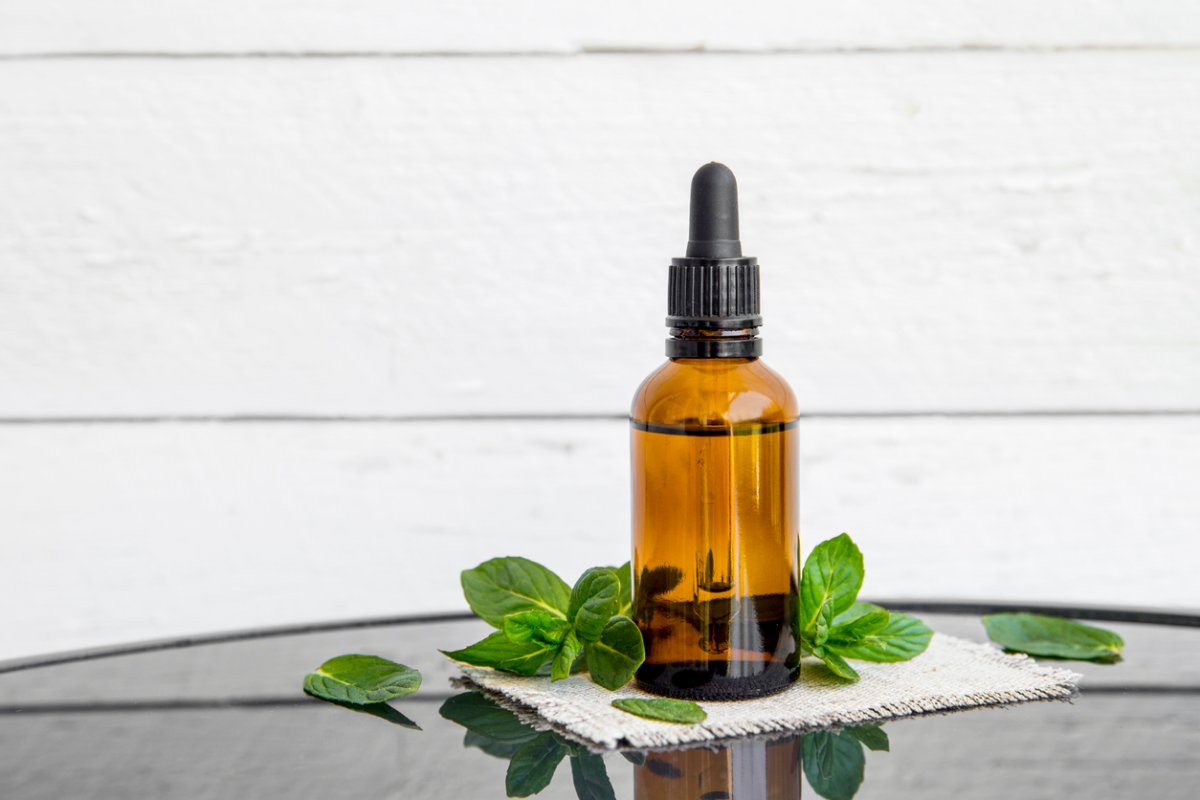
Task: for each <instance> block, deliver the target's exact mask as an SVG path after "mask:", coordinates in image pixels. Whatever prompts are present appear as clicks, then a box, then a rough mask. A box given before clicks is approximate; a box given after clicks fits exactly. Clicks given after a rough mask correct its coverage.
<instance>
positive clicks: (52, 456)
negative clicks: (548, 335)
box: [0, 418, 1200, 659]
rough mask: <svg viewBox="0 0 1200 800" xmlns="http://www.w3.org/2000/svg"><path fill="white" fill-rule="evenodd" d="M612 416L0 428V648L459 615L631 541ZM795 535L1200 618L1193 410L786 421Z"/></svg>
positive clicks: (873, 557) (971, 591) (1072, 597)
mask: <svg viewBox="0 0 1200 800" xmlns="http://www.w3.org/2000/svg"><path fill="white" fill-rule="evenodd" d="M627 437H628V433H627V427H626V424H625V423H624V422H620V421H612V422H594V423H580V422H573V423H568V422H542V423H535V422H525V423H501V422H471V423H450V422H446V423H411V424H394V425H380V424H366V423H363V424H346V425H319V426H313V425H292V424H277V425H270V424H238V425H217V424H214V425H207V426H206V425H178V424H167V423H164V424H160V425H128V426H122V425H96V426H86V425H85V426H69V425H64V426H46V425H41V426H26V427H21V426H7V427H0V485H2V486H4V487H5V491H4V492H3V493H0V520H3V521H4V558H3V559H0V604H2V605H3V606H4V607H6V608H11V609H19V613H16V614H10V615H7V616H6V617H5V619H4V622H3V626H2V627H0V659H2V658H8V657H16V656H19V655H27V654H32V653H34V652H38V651H43V652H44V651H50V650H58V649H66V648H72V647H82V646H90V645H99V644H106V643H116V642H121V641H130V640H137V639H144V638H152V637H161V636H167V635H180V634H184V633H194V632H202V631H212V630H222V629H230V628H246V627H253V626H259V625H272V624H283V623H289V622H298V621H311V620H322V619H325V620H328V619H339V618H346V617H353V616H373V615H389V614H401V613H413V612H420V611H431V610H448V609H455V608H462V607H463V601H462V598H461V594H460V591H459V588H458V580H457V576H458V573H459V571H460V570H461V569H463V568H466V567H469V566H473V565H474V564H476V563H478V562H479V561H482V560H484V559H485V558H488V557H492V556H496V555H505V554H508V555H526V556H532V557H536V558H540V559H542V560H544V561H545V562H546V563H547V564H548V565H549V566H551V567H552V568H554V569H555V570H556V571H559V572H560V573H561V574H563V575H565V576H568V577H569V578H573V577H574V576H576V575H578V574H579V572H581V571H582V570H583V569H584V568H585V567H588V566H592V565H593V564H595V563H597V562H611V563H618V562H620V561H622V560H624V559H625V558H626V557H627V555H628V529H629V511H628V463H627V458H628V440H627ZM801 452H802V455H801V458H802V465H803V468H802V483H801V487H802V488H801V491H802V502H801V525H802V538H803V545H804V549H805V550H806V551H807V550H808V549H811V547H812V546H813V545H814V544H815V543H817V542H818V541H820V540H823V539H826V538H828V537H830V536H833V535H835V534H837V533H838V532H840V531H849V532H851V533H852V534H853V536H854V537H855V539H856V541H858V542H859V544H860V545H861V546H862V548H863V551H864V552H865V553H866V556H867V581H866V584H865V587H864V592H865V593H867V594H869V595H873V596H876V597H884V596H888V597H906V596H907V597H930V596H932V597H971V598H992V599H999V600H1023V601H1038V600H1040V601H1047V602H1049V601H1054V602H1077V603H1081V602H1082V603H1092V604H1104V605H1110V606H1121V605H1136V606H1153V607H1190V608H1193V609H1195V608H1200V591H1198V590H1197V588H1196V585H1195V581H1194V580H1193V576H1192V572H1193V571H1194V568H1195V565H1196V563H1197V561H1198V559H1200V545H1198V544H1197V542H1200V537H1198V536H1197V531H1196V520H1197V519H1198V518H1200V493H1197V492H1196V490H1195V489H1196V476H1197V475H1200V419H1196V418H1176V419H1168V418H1161V419H1120V420H1114V419H1076V420H1034V419H1009V420H938V419H929V420H906V421H903V422H897V421H889V420H815V421H808V422H805V423H803V424H802V428H801Z"/></svg>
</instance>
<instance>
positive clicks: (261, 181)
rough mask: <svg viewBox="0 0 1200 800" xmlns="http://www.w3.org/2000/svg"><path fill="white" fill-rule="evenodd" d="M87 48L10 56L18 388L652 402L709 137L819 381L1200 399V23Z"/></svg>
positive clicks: (139, 406)
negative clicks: (1009, 30)
mask: <svg viewBox="0 0 1200 800" xmlns="http://www.w3.org/2000/svg"><path fill="white" fill-rule="evenodd" d="M86 63H87V67H86V69H84V68H83V67H82V65H81V64H80V63H79V62H76V61H66V62H63V61H51V62H47V61H41V60H35V61H18V62H12V63H7V64H4V65H3V68H0V108H2V109H3V114H2V116H0V138H2V139H3V140H4V141H5V142H7V143H8V144H7V146H6V147H5V148H3V150H2V151H0V171H2V172H3V174H4V175H5V176H6V180H5V185H6V186H7V189H8V190H7V191H5V192H4V193H3V194H2V195H0V218H3V219H4V220H5V221H6V224H5V226H4V230H5V235H4V236H3V238H2V239H0V260H2V261H3V263H5V264H7V265H8V266H7V267H6V269H5V270H4V275H3V278H0V281H2V283H0V374H3V375H4V376H5V377H6V380H5V382H4V385H3V386H0V414H3V415H11V416H45V415H85V416H86V415H89V414H112V415H121V414H139V415H153V414H231V413H250V414H264V413H266V414H269V413H276V412H301V413H319V414H334V415H338V414H364V413H367V414H423V415H427V414H441V413H485V412H508V413H530V412H568V411H576V412H591V413H621V412H623V411H624V410H625V409H626V406H627V403H628V399H629V397H630V395H631V393H632V390H633V387H635V386H636V385H637V382H638V381H639V380H640V379H641V377H642V376H643V375H644V374H645V373H646V372H647V371H648V370H649V368H650V367H651V366H652V365H653V363H654V362H655V361H657V360H658V358H659V357H660V356H661V353H662V344H661V342H662V339H663V337H664V335H665V330H664V328H663V327H662V319H663V316H664V313H665V312H664V307H665V300H664V297H665V280H666V279H665V274H666V264H667V261H668V260H669V258H670V257H671V256H673V255H677V254H679V252H680V251H681V249H682V248H683V246H684V243H685V240H686V218H687V210H686V202H687V185H688V181H689V179H690V176H691V172H692V171H693V170H694V169H695V167H696V165H697V164H700V163H703V162H704V161H705V160H708V159H710V158H713V157H720V158H722V159H724V160H726V161H728V163H730V164H731V165H733V167H734V168H735V169H736V171H737V172H738V175H739V177H740V180H741V184H742V186H743V187H744V201H743V206H744V214H743V216H744V219H745V223H744V227H745V230H744V238H745V240H746V243H747V247H748V249H749V252H751V253H754V254H756V255H758V256H759V257H760V259H761V260H762V261H763V264H764V267H763V269H764V272H763V281H764V285H765V287H766V288H765V291H766V297H765V300H764V307H765V313H766V320H767V327H766V328H765V331H764V332H765V335H766V336H767V337H768V338H767V353H768V354H769V357H770V358H771V359H772V360H773V362H774V363H775V364H776V366H777V367H779V368H780V369H781V370H783V372H784V373H785V374H787V375H791V376H794V378H795V380H796V383H797V389H798V391H799V393H800V396H801V399H802V403H803V406H804V407H805V408H806V409H808V410H812V411H817V410H821V411H847V410H861V411H894V410H900V409H902V410H933V411H939V410H963V409H967V410H977V409H987V410H997V409H999V410H1010V409H1030V408H1032V409H1046V408H1054V409H1101V410H1103V409H1143V408H1168V409H1188V408H1200V314H1197V313H1196V309H1197V308H1198V307H1200V282H1198V281H1197V280H1196V279H1195V276H1196V269H1197V262H1198V260H1200V238H1198V237H1197V228H1196V220H1197V219H1200V192H1198V191H1197V189H1196V187H1197V186H1198V185H1200V151H1198V150H1197V148H1196V142H1197V141H1200V80H1196V76H1198V75H1200V51H1195V52H1193V51H1186V52H1170V53H1157V52H1156V53H1138V54H1135V55H1133V56H1130V55H1129V54H1126V53H1108V52H1105V53H1093V52H1084V53H1075V52H1072V53H1054V54H1037V55H1017V54H1011V53H988V54H977V53H948V54H934V55H927V54H916V55H914V54H896V55H868V56H863V55H845V54H841V55H822V56H807V55H774V56H669V57H659V56H646V55H639V56H628V57H583V58H578V59H565V60H552V61H547V60H545V59H541V58H512V59H494V60H483V59H463V58H454V59H416V60H383V61H378V60H359V61H341V60H338V61H328V60H321V59H299V60H285V61H276V60H241V59H235V60H226V61H215V62H214V61H205V60H196V59H186V60H182V61H174V60H172V61H163V62H152V63H153V66H152V67H150V66H149V65H148V64H147V63H146V62H144V61H129V60H105V61H98V62H86ZM708 98H711V99H713V100H714V101H716V102H718V103H720V104H722V105H723V106H725V107H727V108H728V109H729V116H728V119H727V120H725V121H722V123H721V124H716V125H697V124H696V122H695V120H694V119H693V117H692V113H691V109H693V108H696V107H697V106H698V105H700V104H703V103H704V102H705V101H706V99H708ZM597 312H598V313H597ZM593 314H595V316H592V315H593ZM592 320H597V321H598V320H604V321H605V325H604V329H603V330H602V331H599V330H596V329H594V328H589V326H588V323H589V322H590V321H592Z"/></svg>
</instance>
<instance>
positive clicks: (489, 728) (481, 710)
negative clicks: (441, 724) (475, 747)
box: [438, 692, 538, 744]
mask: <svg viewBox="0 0 1200 800" xmlns="http://www.w3.org/2000/svg"><path fill="white" fill-rule="evenodd" d="M438 713H439V714H441V715H442V718H443V719H448V720H450V721H451V722H454V723H456V724H458V725H461V726H463V727H464V728H466V729H467V732H468V733H474V734H477V735H478V736H480V737H482V738H484V739H488V740H490V741H492V742H496V743H498V744H524V743H525V742H528V741H531V740H533V739H534V738H536V737H537V735H538V732H537V731H535V730H534V729H533V728H531V727H530V726H528V725H526V724H525V723H523V722H521V720H519V719H517V715H516V714H514V713H512V712H511V711H509V710H508V709H507V708H503V707H501V706H500V705H499V704H497V703H496V701H494V700H492V699H491V698H490V697H488V696H487V695H485V694H483V693H482V692H464V693H463V694H456V695H454V696H453V697H451V698H450V699H448V700H447V701H446V702H444V703H442V707H441V709H439V711H438Z"/></svg>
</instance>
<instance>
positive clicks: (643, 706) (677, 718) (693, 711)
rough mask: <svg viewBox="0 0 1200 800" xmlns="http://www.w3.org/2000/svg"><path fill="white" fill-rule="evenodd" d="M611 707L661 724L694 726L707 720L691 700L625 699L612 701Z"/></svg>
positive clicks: (704, 714)
mask: <svg viewBox="0 0 1200 800" xmlns="http://www.w3.org/2000/svg"><path fill="white" fill-rule="evenodd" d="M612 705H613V707H614V708H619V709H621V710H622V711H624V712H626V713H629V714H636V715H637V716H639V717H645V718H646V719H656V720H659V721H661V722H676V723H679V724H682V725H695V724H696V723H699V722H704V720H706V719H708V714H706V713H705V712H704V709H703V708H701V707H700V706H698V705H697V704H695V703H693V702H692V701H691V700H671V699H669V698H666V697H657V698H654V699H653V700H647V699H644V698H641V697H625V698H621V699H619V700H613V701H612Z"/></svg>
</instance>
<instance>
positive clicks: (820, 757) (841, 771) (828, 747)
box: [801, 731, 867, 800]
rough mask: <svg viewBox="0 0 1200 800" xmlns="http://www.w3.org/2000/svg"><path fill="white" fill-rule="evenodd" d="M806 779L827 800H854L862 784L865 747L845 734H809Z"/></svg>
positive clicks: (805, 757)
mask: <svg viewBox="0 0 1200 800" xmlns="http://www.w3.org/2000/svg"><path fill="white" fill-rule="evenodd" d="M801 749H802V754H803V759H804V776H805V777H806V778H808V784H809V785H810V786H812V788H813V791H814V792H816V793H817V794H819V795H821V797H824V798H826V800H851V798H853V797H854V794H855V793H856V792H857V791H858V787H859V786H861V785H862V782H863V773H864V771H865V769H866V764H867V761H866V757H865V756H864V755H863V748H862V745H861V744H860V743H859V742H858V740H857V739H855V738H854V737H853V736H851V735H849V734H848V733H846V732H845V731H843V732H841V733H829V732H828V731H817V732H816V733H809V734H805V736H804V744H803V745H802V748H801Z"/></svg>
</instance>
